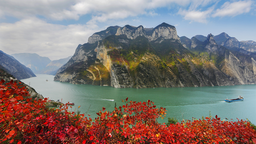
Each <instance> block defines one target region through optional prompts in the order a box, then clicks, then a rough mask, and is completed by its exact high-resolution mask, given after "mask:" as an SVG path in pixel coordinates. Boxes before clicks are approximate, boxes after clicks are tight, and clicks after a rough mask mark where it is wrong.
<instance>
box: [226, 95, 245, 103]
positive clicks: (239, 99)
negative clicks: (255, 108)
mask: <svg viewBox="0 0 256 144" xmlns="http://www.w3.org/2000/svg"><path fill="white" fill-rule="evenodd" d="M243 100H244V97H242V96H239V97H238V98H235V99H225V102H229V103H230V102H235V101H243Z"/></svg>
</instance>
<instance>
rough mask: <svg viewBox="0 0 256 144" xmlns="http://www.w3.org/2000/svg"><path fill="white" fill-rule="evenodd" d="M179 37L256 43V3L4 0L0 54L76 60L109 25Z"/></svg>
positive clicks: (0, 9) (226, 0) (0, 5)
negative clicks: (167, 29)
mask: <svg viewBox="0 0 256 144" xmlns="http://www.w3.org/2000/svg"><path fill="white" fill-rule="evenodd" d="M162 22H166V23H169V24H170V25H173V26H175V27H176V29H177V33H178V35H179V36H187V37H189V38H191V37H192V36H195V35H198V34H201V35H205V36H207V35H208V34H209V33H212V34H213V35H218V34H220V33H221V32H226V33H228V34H229V35H230V36H232V37H236V38H237V39H238V40H239V41H241V40H254V41H256V1H255V0H0V50H2V51H4V52H5V53H7V54H13V53H37V54H39V55H41V56H47V57H49V58H50V59H51V60H56V59H60V58H65V57H68V56H72V55H73V54H74V52H75V49H76V47H77V45H78V44H83V43H86V42H87V41H88V37H89V36H91V35H92V34H93V33H95V32H98V31H101V30H104V29H106V28H107V27H108V26H115V25H118V26H124V25H126V24H129V25H133V26H139V25H143V26H144V27H150V28H151V27H156V26H157V25H159V24H161V23H162Z"/></svg>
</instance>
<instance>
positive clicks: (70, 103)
mask: <svg viewBox="0 0 256 144" xmlns="http://www.w3.org/2000/svg"><path fill="white" fill-rule="evenodd" d="M67 105H75V103H73V102H68V103H67Z"/></svg>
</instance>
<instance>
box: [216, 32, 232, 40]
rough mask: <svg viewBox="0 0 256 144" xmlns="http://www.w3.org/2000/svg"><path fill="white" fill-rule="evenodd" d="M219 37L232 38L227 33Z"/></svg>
mask: <svg viewBox="0 0 256 144" xmlns="http://www.w3.org/2000/svg"><path fill="white" fill-rule="evenodd" d="M219 35H223V36H224V37H225V38H227V39H228V38H230V36H229V35H228V34H227V33H225V32H222V33H221V34H219Z"/></svg>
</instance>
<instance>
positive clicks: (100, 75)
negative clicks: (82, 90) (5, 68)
mask: <svg viewBox="0 0 256 144" xmlns="http://www.w3.org/2000/svg"><path fill="white" fill-rule="evenodd" d="M228 44H229V46H230V45H231V42H230V39H229V42H226V45H228ZM255 59H256V55H255V54H254V53H252V52H247V51H246V52H245V50H241V49H238V50H237V49H234V48H233V49H232V48H229V47H225V45H219V44H218V43H217V42H216V41H215V40H214V36H213V35H212V34H209V35H208V36H207V37H206V39H205V41H200V40H198V39H197V38H196V37H193V38H192V39H188V38H187V39H186V38H184V37H181V38H180V37H178V35H177V31H176V28H175V27H174V26H171V25H169V24H167V23H162V24H160V25H158V26H157V27H155V28H144V27H143V26H139V27H133V26H129V25H126V26H124V27H119V26H111V27H108V28H107V29H106V30H103V31H101V32H97V33H95V34H93V35H92V36H91V37H89V39H88V43H85V44H83V45H78V47H77V49H76V51H75V54H74V55H73V56H72V57H71V59H70V60H69V61H68V62H67V63H66V64H65V65H64V66H62V67H61V68H60V69H59V70H58V72H57V74H56V75H55V77H54V80H55V81H60V82H69V83H72V84H91V85H101V86H112V87H115V88H128V87H132V88H154V87H202V86H227V85H241V84H254V83H255V82H256V78H255V74H256V67H255V66H256V63H255Z"/></svg>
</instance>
